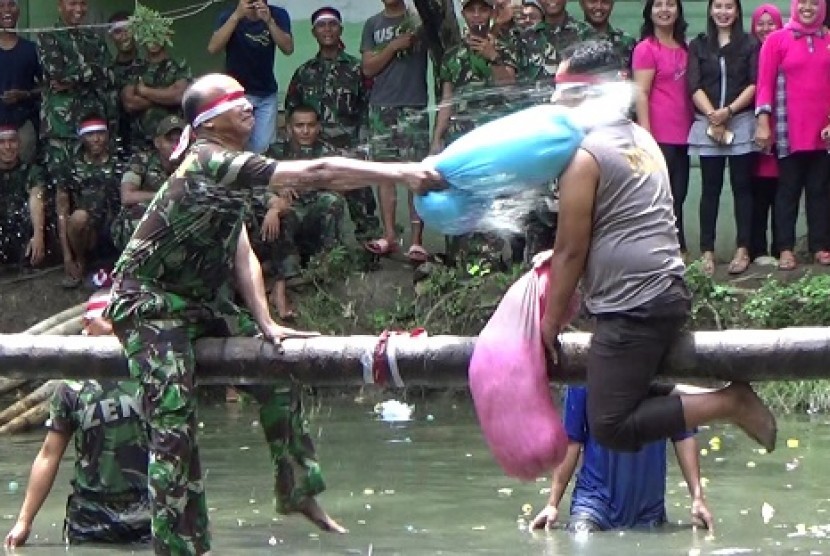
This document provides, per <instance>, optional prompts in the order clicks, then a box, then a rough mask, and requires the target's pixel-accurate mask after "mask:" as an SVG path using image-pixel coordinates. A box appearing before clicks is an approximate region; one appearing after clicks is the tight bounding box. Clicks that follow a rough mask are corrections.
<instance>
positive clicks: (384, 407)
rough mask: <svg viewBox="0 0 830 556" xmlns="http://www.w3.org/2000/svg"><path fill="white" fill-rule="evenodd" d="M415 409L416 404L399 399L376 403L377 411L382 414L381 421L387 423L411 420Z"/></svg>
mask: <svg viewBox="0 0 830 556" xmlns="http://www.w3.org/2000/svg"><path fill="white" fill-rule="evenodd" d="M413 409H415V406H413V405H408V404H405V403H403V402H399V401H397V400H386V401H385V402H381V403H379V404H377V405H375V413H377V414H378V415H379V416H380V420H381V421H385V422H387V423H398V422H402V421H411V420H412V410H413Z"/></svg>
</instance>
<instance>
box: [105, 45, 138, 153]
mask: <svg viewBox="0 0 830 556" xmlns="http://www.w3.org/2000/svg"><path fill="white" fill-rule="evenodd" d="M112 70H113V74H114V76H115V92H116V94H117V95H118V128H117V129H118V134H117V135H118V140H119V141H120V144H119V145H118V147H119V149H120V152H119V155H121V156H123V157H125V158H129V155H130V151H131V150H132V145H133V143H136V144H143V143H145V142H146V139H144V138H134V137H133V136H134V134H135V133H137V131H138V129H137V128H138V126H137V125H136V124H133V120H134V118H133V116H132V115H131V114H129V113H128V112H127V111H126V110H125V109H124V106H123V104H122V103H121V91H123V90H124V87H126V86H127V85H134V84H135V83H138V78H139V76H140V75H141V73H142V72H143V71H144V62H143V60H141V59H140V58H138V57H135V58H133V59H132V60H130V61H129V62H118V61H117V60H116V61H115V63H114V65H113V67H112ZM139 139H140V140H139Z"/></svg>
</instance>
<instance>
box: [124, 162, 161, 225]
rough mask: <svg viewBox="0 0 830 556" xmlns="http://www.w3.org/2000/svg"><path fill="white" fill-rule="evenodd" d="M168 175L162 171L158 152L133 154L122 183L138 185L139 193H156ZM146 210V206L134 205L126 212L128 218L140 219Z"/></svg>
mask: <svg viewBox="0 0 830 556" xmlns="http://www.w3.org/2000/svg"><path fill="white" fill-rule="evenodd" d="M168 177H170V174H169V173H168V172H167V170H165V169H164V166H163V165H162V163H161V157H160V156H159V153H158V151H156V150H155V149H154V150H151V151H140V152H137V153H135V154H134V155H133V156H132V158H131V159H130V162H129V163H128V164H127V171H126V172H124V177H123V178H122V180H121V181H122V183H123V182H130V183H135V184H138V190H139V191H150V192H153V193H155V192H157V191H158V190H159V189H161V186H162V185H164V182H165V181H167V178H168ZM146 208H147V205H146V204H142V203H139V204H136V205H133V206H131V207H129V210H128V211H127V212H128V213H129V215H130V218H141V217H142V216H143V215H144V211H145V209H146Z"/></svg>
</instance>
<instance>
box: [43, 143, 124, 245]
mask: <svg viewBox="0 0 830 556" xmlns="http://www.w3.org/2000/svg"><path fill="white" fill-rule="evenodd" d="M70 164H71V170H69V171H66V172H65V174H66V175H68V176H69V179H68V180H67V181H64V182H62V183H60V184H59V185H58V190H61V191H66V192H68V193H69V197H70V199H71V206H72V210H73V211H75V210H84V211H86V212H87V213H89V216H90V225H91V226H92V228H93V229H94V230H97V231H98V233H99V234H104V236H105V237H109V235H110V227H111V226H112V222H113V220H114V218H115V215H116V214H117V213H118V207H119V206H120V204H121V184H120V178H121V172H122V164H121V161H120V160H118V158H117V157H115V156H113V155H112V154H110V155H109V156H108V157H107V160H106V161H104V162H103V163H102V164H100V165H98V164H94V163H92V162H90V161H88V160H87V158H86V156H85V155H84V149H83V146H78V147H77V148H76V149H75V151H74V152H73V156H72V160H71V161H70Z"/></svg>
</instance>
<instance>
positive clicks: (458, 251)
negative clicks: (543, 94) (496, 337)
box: [430, 0, 518, 265]
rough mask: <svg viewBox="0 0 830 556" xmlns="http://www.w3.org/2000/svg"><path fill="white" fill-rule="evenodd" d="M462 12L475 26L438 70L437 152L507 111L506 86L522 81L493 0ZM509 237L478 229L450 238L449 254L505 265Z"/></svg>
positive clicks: (463, 260) (467, 5)
mask: <svg viewBox="0 0 830 556" xmlns="http://www.w3.org/2000/svg"><path fill="white" fill-rule="evenodd" d="M461 15H462V16H463V17H464V21H465V23H466V25H467V28H468V30H469V32H468V34H467V35H466V36H465V37H464V40H463V42H462V43H461V44H459V45H457V46H455V47H453V48H451V49H449V50H448V51H447V53H446V54H445V55H444V60H443V62H442V63H441V67H440V69H439V71H438V78H439V80H440V81H441V108H440V109H439V111H438V116H437V117H436V120H435V131H434V134H433V139H432V146H431V149H430V151H431V152H432V153H433V154H437V153H439V152H441V150H443V148H444V145H445V144H450V143H452V142H453V141H455V140H456V139H458V138H459V137H461V136H462V135H464V134H465V133H467V132H469V131H471V130H472V129H474V128H476V127H477V126H479V125H481V124H483V123H486V122H488V121H490V120H493V119H496V118H498V117H499V116H503V115H505V113H506V111H507V109H506V108H505V106H506V105H507V103H506V101H505V96H504V92H505V90H504V88H506V87H507V86H509V85H512V84H513V83H515V81H516V69H517V66H518V62H517V60H516V54H515V52H514V51H513V50H512V49H511V48H510V47H509V45H508V44H507V43H505V42H503V41H500V40H496V39H495V38H493V37H492V36H491V35H490V33H489V27H490V18H491V17H492V15H493V2H492V0H465V1H464V2H463V3H462V10H461ZM503 248H504V241H502V240H501V239H500V238H498V237H496V236H494V235H492V234H482V233H474V234H469V235H464V236H453V237H448V238H447V255H448V256H449V258H450V260H452V261H455V262H457V263H460V264H462V265H465V264H467V263H468V262H472V261H473V259H475V258H483V259H484V260H486V261H488V262H490V263H491V264H493V265H500V264H501V252H502V249H503Z"/></svg>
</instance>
